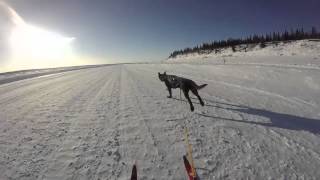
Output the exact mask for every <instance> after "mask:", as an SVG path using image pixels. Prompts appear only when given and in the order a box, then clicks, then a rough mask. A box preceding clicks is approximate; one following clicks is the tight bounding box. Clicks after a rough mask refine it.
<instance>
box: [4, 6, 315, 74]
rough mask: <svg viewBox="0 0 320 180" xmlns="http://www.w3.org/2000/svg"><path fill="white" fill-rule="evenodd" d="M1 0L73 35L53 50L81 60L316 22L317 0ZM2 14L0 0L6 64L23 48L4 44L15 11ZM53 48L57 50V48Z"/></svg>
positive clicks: (112, 58) (147, 54)
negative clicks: (13, 54) (11, 16)
mask: <svg viewBox="0 0 320 180" xmlns="http://www.w3.org/2000/svg"><path fill="white" fill-rule="evenodd" d="M1 1H2V2H3V4H5V6H8V7H10V8H12V9H13V10H14V11H15V12H16V13H17V14H18V16H19V17H21V19H23V21H24V22H25V23H27V24H29V25H32V27H36V28H41V29H42V30H43V31H46V32H48V33H55V36H59V38H60V37H61V38H60V40H61V39H63V41H62V42H64V45H65V44H66V43H65V42H66V39H72V42H71V41H70V42H69V41H68V45H66V46H68V49H69V50H68V56H66V55H65V54H63V58H62V56H56V57H57V58H58V57H59V58H61V59H65V60H64V61H67V60H66V59H67V58H70V57H71V56H70V54H72V59H74V60H73V61H72V62H70V63H69V64H72V63H74V62H75V61H77V60H75V59H81V60H82V61H80V60H79V64H81V63H84V64H86V63H87V64H95V63H118V62H141V61H143V62H145V61H160V60H163V59H165V58H167V57H168V56H169V54H170V53H171V52H172V51H174V50H177V49H182V48H185V47H193V46H195V45H198V44H201V43H203V42H210V41H213V40H221V39H227V38H230V37H234V38H237V37H245V36H248V35H250V34H253V33H257V34H260V33H267V32H273V31H283V30H285V29H291V28H299V27H304V28H306V29H310V28H311V27H312V26H316V27H317V28H318V29H319V28H320V21H319V17H320V11H319V9H320V1H319V0H304V1H301V0H0V2H1ZM7 14H8V12H7V10H6V9H5V8H4V7H2V8H0V27H1V28H0V41H1V42H0V65H2V66H3V67H4V65H3V64H5V63H6V64H8V63H10V61H11V60H10V58H12V53H16V54H22V53H21V47H20V49H19V51H18V50H17V47H16V46H18V45H17V44H19V43H20V44H21V41H15V43H13V45H12V43H11V45H8V44H7V41H8V40H7V39H8V37H10V38H11V36H10V35H11V34H12V33H11V31H12V27H10V26H14V25H12V23H11V22H10V21H12V18H11V19H10V15H7ZM8 19H9V20H8ZM8 21H9V22H8ZM13 24H14V23H13ZM29 29H30V28H29ZM22 31H23V30H22ZM36 32H38V31H36ZM35 34H37V33H35ZM19 37H20V36H19ZM45 37H47V38H45ZM48 37H50V35H49V36H47V35H44V36H43V37H40V36H38V37H36V38H38V40H37V41H32V42H39V43H41V44H42V45H41V46H39V45H38V46H37V45H34V46H35V47H34V48H32V51H37V48H42V49H40V50H39V51H37V52H40V51H43V52H47V49H45V48H49V47H50V48H51V46H49V47H42V46H46V45H45V44H55V43H51V41H50V40H47V39H52V38H48ZM62 37H63V38H62ZM64 37H65V38H64ZM10 38H9V41H11V40H10ZM41 39H42V40H41ZM49 41H50V43H49ZM46 42H48V43H46ZM54 42H56V40H54ZM24 43H25V44H28V43H26V42H24ZM12 46H14V47H12ZM26 46H28V45H26ZM57 46H60V45H58V44H57ZM12 48H13V49H14V51H13V50H12ZM52 49H54V48H52ZM70 49H72V50H70ZM29 50H30V49H28V48H27V50H26V49H24V53H25V55H24V56H23V57H28V58H25V59H32V58H34V54H32V56H30V57H29V56H28V54H27V51H29ZM65 51H66V49H63V53H65ZM71 51H72V52H71ZM55 53H56V54H59V55H61V53H62V50H61V49H59V51H58V50H57V52H55ZM56 54H55V55H56ZM36 55H37V57H41V59H46V58H47V57H46V56H45V55H44V53H43V54H42V55H41V56H40V55H38V54H36ZM49 55H54V53H52V52H50V53H48V54H47V56H49ZM45 57H46V58H45ZM19 58H20V59H21V58H22V57H21V56H20V57H19ZM16 59H18V57H16ZM38 59H40V58H38ZM38 61H40V60H33V61H29V60H24V62H23V64H25V66H21V67H19V68H29V66H30V67H31V68H32V67H33V66H34V67H38V66H39V65H38V66H37V65H35V64H41V66H46V64H45V63H39V62H38ZM42 61H46V60H42ZM54 61H55V60H51V63H50V65H49V64H48V65H47V66H55V64H54ZM19 62H20V61H18V60H15V64H14V65H12V66H8V68H6V70H11V69H14V66H18V64H19ZM29 62H32V63H29ZM80 62H81V63H80ZM27 64H29V65H27ZM65 64H66V65H69V64H68V63H65ZM74 64H75V65H76V64H77V63H74ZM56 65H57V66H58V65H64V63H60V64H56ZM41 66H40V67H41ZM19 68H17V69H19ZM0 71H1V69H0Z"/></svg>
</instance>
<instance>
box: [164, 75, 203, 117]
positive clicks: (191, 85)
mask: <svg viewBox="0 0 320 180" xmlns="http://www.w3.org/2000/svg"><path fill="white" fill-rule="evenodd" d="M158 76H159V79H160V81H162V82H164V83H165V85H166V86H167V89H168V91H169V96H168V98H172V92H171V89H176V88H180V89H181V90H182V91H183V94H184V96H185V97H186V99H187V100H188V102H189V105H190V110H191V111H194V107H193V104H192V102H191V100H190V97H189V91H191V92H192V93H193V94H194V95H195V96H197V98H198V99H199V101H200V104H201V105H202V106H204V102H203V101H202V99H201V97H200V96H199V93H198V90H200V89H202V88H204V87H205V86H207V84H203V85H201V86H198V85H197V84H196V83H195V82H194V81H192V80H191V79H186V78H183V77H179V76H175V75H167V74H166V72H164V73H163V74H161V73H160V72H158Z"/></svg>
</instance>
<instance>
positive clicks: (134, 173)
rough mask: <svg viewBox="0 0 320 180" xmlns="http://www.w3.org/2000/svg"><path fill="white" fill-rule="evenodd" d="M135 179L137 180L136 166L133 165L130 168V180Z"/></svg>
mask: <svg viewBox="0 0 320 180" xmlns="http://www.w3.org/2000/svg"><path fill="white" fill-rule="evenodd" d="M137 179H138V174H137V166H136V165H135V164H134V165H133V168H132V173H131V180H137Z"/></svg>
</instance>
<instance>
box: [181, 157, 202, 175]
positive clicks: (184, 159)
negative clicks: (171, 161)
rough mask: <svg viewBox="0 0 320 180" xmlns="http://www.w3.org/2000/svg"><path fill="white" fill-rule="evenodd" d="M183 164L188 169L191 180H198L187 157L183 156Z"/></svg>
mask: <svg viewBox="0 0 320 180" xmlns="http://www.w3.org/2000/svg"><path fill="white" fill-rule="evenodd" d="M183 163H184V167H185V168H186V171H187V174H188V177H189V180H198V178H197V175H196V173H195V172H193V169H192V167H191V165H190V163H189V161H188V159H187V157H186V156H183Z"/></svg>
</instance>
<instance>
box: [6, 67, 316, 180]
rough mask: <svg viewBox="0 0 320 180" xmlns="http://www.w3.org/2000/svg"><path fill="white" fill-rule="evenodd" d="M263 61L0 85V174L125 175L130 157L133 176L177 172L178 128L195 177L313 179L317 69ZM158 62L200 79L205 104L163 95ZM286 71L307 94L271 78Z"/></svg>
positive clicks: (88, 73) (111, 70) (118, 70)
mask: <svg viewBox="0 0 320 180" xmlns="http://www.w3.org/2000/svg"><path fill="white" fill-rule="evenodd" d="M241 68H242V69H241ZM262 68H263V69H261V67H255V66H252V67H251V66H250V67H249V68H248V67H245V66H241V67H239V69H237V70H233V69H232V66H230V65H228V66H197V65H182V64H181V65H174V64H137V65H133V64H132V65H112V66H105V67H97V68H91V69H82V70H76V71H69V72H64V73H60V74H53V75H49V76H44V77H38V78H32V79H27V80H22V81H17V82H12V83H8V84H4V85H1V86H0V107H1V111H0V117H1V119H0V179H128V178H129V177H130V173H131V168H132V164H133V163H134V162H136V163H137V166H138V177H139V179H175V180H179V179H181V180H182V179H186V178H187V177H186V172H185V170H184V166H183V161H182V155H184V154H185V153H186V150H187V148H186V145H185V143H184V128H185V127H188V129H189V131H190V132H189V133H190V143H191V144H192V146H193V153H194V154H193V156H194V162H195V165H196V169H197V172H198V174H199V177H200V179H319V178H320V173H319V171H318V167H320V150H319V149H320V140H319V136H320V135H319V134H320V120H319V119H320V115H319V114H318V109H319V103H320V101H319V99H317V98H319V96H317V95H319V92H318V91H317V90H316V88H314V89H312V88H313V87H318V86H319V84H316V83H318V82H319V81H318V80H317V77H318V79H319V77H320V76H319V73H318V72H316V71H314V70H308V69H301V70H299V72H297V71H298V70H297V69H296V68H292V69H291V68H285V69H283V70H277V67H272V66H270V67H268V66H265V67H262ZM257 69H258V70H257ZM164 70H167V71H168V73H169V74H170V73H174V74H178V75H181V76H184V77H188V78H191V79H193V80H195V81H196V82H197V83H198V84H201V83H208V84H209V85H208V86H207V87H206V88H204V89H203V90H200V95H201V97H202V98H203V99H204V101H205V104H206V105H205V106H204V107H201V106H200V105H199V102H198V99H196V98H194V96H192V95H191V96H192V97H193V98H192V101H193V102H194V105H195V112H190V110H189V105H188V104H187V103H186V100H185V98H184V97H183V95H182V99H181V100H180V97H179V90H173V96H174V98H172V99H168V98H166V96H167V95H168V92H167V90H166V88H165V85H164V83H162V82H160V81H159V80H158V77H157V76H158V75H157V72H163V71H164ZM233 71H234V72H235V73H234V74H232V73H230V72H233ZM238 71H243V74H244V75H243V76H241V77H239V74H237V73H238ZM251 73H252V74H257V76H259V78H261V79H259V78H258V79H257V77H254V76H252V74H251ZM294 73H299V76H302V78H301V79H299V78H295V79H294V80H295V81H297V83H298V84H297V85H296V86H297V87H300V86H302V85H303V83H309V84H310V83H311V86H309V87H310V89H307V88H305V89H303V91H306V92H307V93H306V94H301V93H300V90H299V88H296V89H295V88H291V86H293V87H294V85H290V84H287V85H286V84H284V85H283V87H282V86H280V87H279V86H277V85H278V84H280V85H281V82H280V83H279V82H278V81H277V79H279V81H281V80H282V79H284V78H287V77H289V76H291V75H292V74H294ZM261 74H263V75H264V76H263V77H260V75H261ZM266 74H267V75H269V76H265V75H266ZM288 74H289V75H288ZM304 74H306V75H304ZM303 77H306V78H307V79H308V81H307V82H305V79H304V78H303ZM252 79H257V82H256V83H252V81H251V80H252ZM310 79H311V80H312V81H311V80H310ZM260 81H261V82H262V83H261V84H259V83H260ZM288 82H290V79H289V80H288ZM273 83H274V84H273ZM299 83H301V84H299ZM264 84H265V85H264ZM260 85H261V86H260ZM262 85H263V86H262ZM272 85H274V87H273V86H272ZM286 86H290V89H288V91H283V90H282V88H285V87H286ZM285 92H288V93H287V94H286V93H285ZM311 97H313V98H311Z"/></svg>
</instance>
